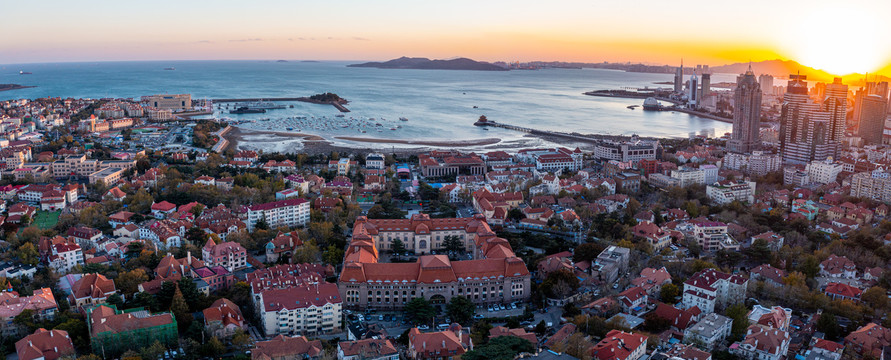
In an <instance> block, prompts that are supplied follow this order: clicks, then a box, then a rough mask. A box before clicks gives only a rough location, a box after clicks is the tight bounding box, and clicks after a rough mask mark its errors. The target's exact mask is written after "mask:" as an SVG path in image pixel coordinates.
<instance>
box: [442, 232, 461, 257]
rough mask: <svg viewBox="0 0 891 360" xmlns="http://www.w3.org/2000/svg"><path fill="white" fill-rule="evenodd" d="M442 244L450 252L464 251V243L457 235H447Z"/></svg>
mask: <svg viewBox="0 0 891 360" xmlns="http://www.w3.org/2000/svg"><path fill="white" fill-rule="evenodd" d="M442 246H443V247H444V248H445V249H446V250H448V251H450V252H456V253H458V252H463V251H464V243H463V242H462V241H461V238H459V237H458V236H457V235H446V237H445V239H444V240H443V242H442Z"/></svg>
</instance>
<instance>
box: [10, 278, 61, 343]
mask: <svg viewBox="0 0 891 360" xmlns="http://www.w3.org/2000/svg"><path fill="white" fill-rule="evenodd" d="M25 310H31V311H33V314H34V317H35V320H41V321H44V320H53V319H55V317H56V315H57V314H58V312H59V305H58V304H57V303H56V298H55V297H53V291H52V290H51V289H50V288H42V289H37V290H34V293H33V294H32V295H31V296H19V294H18V293H17V292H15V291H3V292H0V335H2V337H3V338H6V339H14V338H18V337H21V336H23V335H25V334H26V331H27V329H26V328H25V327H24V326H21V325H19V324H16V323H15V321H13V320H15V318H16V316H19V315H20V314H21V313H22V311H25Z"/></svg>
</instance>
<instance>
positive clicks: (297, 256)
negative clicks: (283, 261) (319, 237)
mask: <svg viewBox="0 0 891 360" xmlns="http://www.w3.org/2000/svg"><path fill="white" fill-rule="evenodd" d="M320 254H321V252H320V251H319V246H318V245H316V241H315V240H313V239H309V240H306V241H305V242H303V246H301V247H300V248H298V249H297V250H294V256H293V259H294V263H295V264H312V263H315V262H316V261H318V260H319V255H320Z"/></svg>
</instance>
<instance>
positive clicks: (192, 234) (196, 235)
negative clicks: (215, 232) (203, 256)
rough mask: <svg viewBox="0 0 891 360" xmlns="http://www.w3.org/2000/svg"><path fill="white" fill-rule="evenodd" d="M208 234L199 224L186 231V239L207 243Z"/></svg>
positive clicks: (197, 242) (195, 242)
mask: <svg viewBox="0 0 891 360" xmlns="http://www.w3.org/2000/svg"><path fill="white" fill-rule="evenodd" d="M196 207H197V206H196ZM194 209H195V208H192V210H194ZM207 236H208V235H207V233H206V232H205V231H204V230H201V228H199V227H197V226H193V227H190V228H189V230H187V231H186V240H189V242H191V243H192V244H198V245H201V244H204V243H207Z"/></svg>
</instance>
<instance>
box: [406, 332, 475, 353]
mask: <svg viewBox="0 0 891 360" xmlns="http://www.w3.org/2000/svg"><path fill="white" fill-rule="evenodd" d="M470 350H473V341H472V340H470V334H464V333H463V332H462V330H461V329H460V326H459V327H458V329H456V330H446V331H437V332H427V333H422V332H421V331H420V330H418V328H412V329H411V330H409V331H408V357H409V359H412V360H459V359H461V355H463V354H464V353H466V352H468V351H470Z"/></svg>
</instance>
